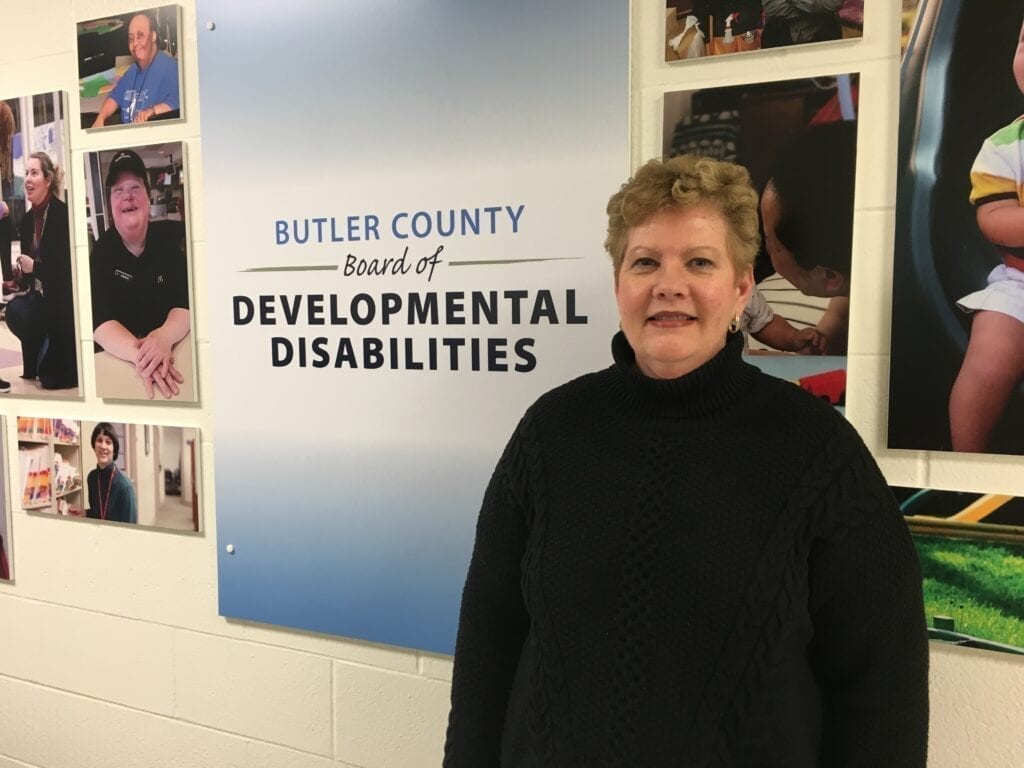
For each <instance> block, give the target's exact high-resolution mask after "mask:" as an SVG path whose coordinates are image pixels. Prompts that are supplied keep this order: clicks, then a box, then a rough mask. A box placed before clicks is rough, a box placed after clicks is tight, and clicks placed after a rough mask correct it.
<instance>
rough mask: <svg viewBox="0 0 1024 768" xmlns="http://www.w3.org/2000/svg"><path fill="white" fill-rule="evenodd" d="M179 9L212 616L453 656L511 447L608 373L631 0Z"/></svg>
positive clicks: (217, 4)
mask: <svg viewBox="0 0 1024 768" xmlns="http://www.w3.org/2000/svg"><path fill="white" fill-rule="evenodd" d="M197 6H198V8H197V11H198V13H197V18H198V19H199V23H200V27H199V29H198V31H197V34H198V36H199V53H200V57H199V66H200V82H201V93H200V101H201V115H202V156H203V201H202V202H203V206H204V226H205V231H206V243H205V248H204V254H205V259H204V263H205V267H206V285H207V294H208V297H209V304H208V308H207V311H208V315H207V316H208V317H209V322H210V338H211V347H210V357H211V368H212V373H213V392H212V393H211V397H212V409H213V413H214V431H213V435H214V437H213V439H214V446H215V453H214V457H215V462H216V465H215V471H216V493H217V539H218V551H219V552H220V555H219V563H218V572H219V582H220V610H221V613H222V614H223V615H225V616H231V617H235V618H242V619H248V620H254V621H261V622H267V623H272V624H282V625H286V626H292V627H299V628H303V629H309V630H314V631H320V632H328V633H334V634H341V635H345V636H350V637H357V638H361V639H365V640H371V641H375V642H381V643H389V644H394V645H401V646H407V647H413V648H419V649H424V650H430V651H436V652H442V653H450V652H451V651H452V650H453V647H454V638H455V631H456V625H457V621H458V607H459V598H460V592H461V587H462V581H463V579H464V577H465V570H466V566H467V565H468V562H469V554H470V551H471V548H472V540H473V532H474V525H475V520H476V514H477V510H478V507H479V503H480V499H481V497H482V494H483V490H484V487H485V485H486V483H487V480H488V478H489V476H490V473H491V470H492V468H493V466H494V463H495V462H496V460H497V458H498V456H499V454H500V452H501V449H502V448H503V446H504V443H505V440H506V439H507V438H508V436H509V435H510V434H511V432H512V430H513V429H514V427H515V424H516V422H517V420H518V419H519V417H520V415H521V414H522V413H523V411H524V410H525V409H526V408H527V407H528V406H529V404H530V403H531V402H532V401H533V400H534V399H535V398H536V397H537V396H538V395H539V394H540V393H541V392H543V391H545V390H547V389H549V388H551V387H553V386H555V385H557V384H560V383H562V382H564V381H566V380H568V379H571V378H573V377H574V376H577V375H579V374H581V373H583V372H585V371H589V370H594V369H597V368H601V367H603V366H605V365H607V364H608V363H609V362H610V355H609V350H608V344H609V340H610V337H611V335H612V333H613V332H614V329H615V324H616V321H615V314H614V301H613V298H612V280H611V277H612V276H611V268H610V263H609V260H608V257H607V256H606V255H605V254H604V252H603V250H602V242H603V238H604V229H605V217H604V207H605V203H606V202H607V199H608V197H609V195H610V194H611V193H612V192H613V191H614V190H615V189H616V188H617V187H618V185H619V184H620V183H621V182H622V181H623V180H624V179H625V177H626V176H627V175H628V155H629V142H628V94H629V80H628V72H629V69H628V39H629V32H628V4H627V3H624V2H620V1H618V0H615V1H613V0H607V1H604V2H593V0H586V1H584V0H572V1H570V2H560V3H552V4H548V3H544V2H541V1H540V0H525V1H523V2H518V3H505V2H497V1H496V0H484V1H483V2H479V1H478V2H472V1H471V0H459V1H458V2H456V1H455V0H448V1H447V2H445V1H443V0H439V1H438V2H431V3H406V4H399V5H392V6H383V7H382V6H380V5H378V4H376V3H368V2H349V3H344V4H338V5H335V4H333V3H322V2H295V3H289V4H285V5H282V4H280V3H270V2H254V3H248V4H245V5H244V6H239V5H238V4H237V3H229V2H226V0H216V1H210V0H200V2H199V3H198V4H197ZM207 22H213V24H214V26H215V28H214V29H212V30H211V29H209V27H208V25H207ZM229 545H230V550H231V552H230V553H229V551H228V550H229Z"/></svg>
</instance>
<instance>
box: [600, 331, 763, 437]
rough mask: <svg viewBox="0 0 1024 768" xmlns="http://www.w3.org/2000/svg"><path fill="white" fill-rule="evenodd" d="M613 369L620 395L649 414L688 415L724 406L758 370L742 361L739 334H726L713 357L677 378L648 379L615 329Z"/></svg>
mask: <svg viewBox="0 0 1024 768" xmlns="http://www.w3.org/2000/svg"><path fill="white" fill-rule="evenodd" d="M612 357H613V358H614V359H615V366H614V369H615V371H616V372H617V374H618V378H617V382H618V383H619V385H620V387H621V390H622V395H623V397H624V398H625V399H626V400H627V401H628V402H629V404H630V405H632V406H634V407H636V408H637V409H639V410H640V411H642V412H644V413H647V414H649V415H652V416H662V417H669V418H671V417H675V418H688V417H694V416H703V415H706V414H709V413H714V412H715V411H718V410H721V409H722V408H725V407H727V406H728V405H729V404H730V403H732V402H734V401H735V400H736V399H737V398H738V397H739V396H740V395H742V394H743V393H744V392H745V391H746V390H747V389H748V388H749V387H750V385H751V384H752V383H753V381H754V379H755V378H756V377H757V376H758V373H759V372H758V369H757V368H755V367H754V366H752V365H750V364H748V363H746V362H744V361H743V334H742V333H730V334H729V336H728V337H727V339H726V342H725V346H724V347H723V348H722V349H721V351H720V352H719V353H718V354H717V355H715V356H714V357H713V358H711V359H710V360H708V361H707V362H706V363H704V365H702V366H700V367H699V368H697V369H696V370H694V371H691V372H690V373H688V374H686V375H684V376H680V377H679V378H677V379H652V378H650V377H648V376H645V375H644V374H643V373H641V372H640V369H639V368H637V366H636V355H635V354H634V352H633V348H632V347H631V346H630V345H629V342H628V341H626V336H625V334H623V333H622V331H619V332H618V333H616V334H615V336H614V337H613V338H612Z"/></svg>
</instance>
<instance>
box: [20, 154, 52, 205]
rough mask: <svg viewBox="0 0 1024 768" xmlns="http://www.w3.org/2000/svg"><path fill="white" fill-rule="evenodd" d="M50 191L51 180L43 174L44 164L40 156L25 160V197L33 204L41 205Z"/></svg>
mask: <svg viewBox="0 0 1024 768" xmlns="http://www.w3.org/2000/svg"><path fill="white" fill-rule="evenodd" d="M49 191H50V180H49V179H48V178H46V176H45V175H44V174H43V164H42V162H40V160H39V158H38V157H30V158H29V159H28V160H27V161H26V162H25V197H27V198H28V201H29V202H30V203H32V205H41V204H42V202H43V200H45V199H46V195H47V193H48V192H49Z"/></svg>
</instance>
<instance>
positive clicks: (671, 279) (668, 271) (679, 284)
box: [654, 264, 689, 298]
mask: <svg viewBox="0 0 1024 768" xmlns="http://www.w3.org/2000/svg"><path fill="white" fill-rule="evenodd" d="M688 287H689V283H688V280H687V275H686V271H685V270H684V269H682V268H680V267H675V266H673V265H671V264H667V265H662V268H661V269H660V270H658V280H657V282H656V283H655V286H654V292H655V294H656V295H657V296H659V297H664V298H671V297H676V296H683V295H685V294H686V292H687V290H688Z"/></svg>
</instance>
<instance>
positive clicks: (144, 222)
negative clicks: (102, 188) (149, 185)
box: [110, 173, 149, 240]
mask: <svg viewBox="0 0 1024 768" xmlns="http://www.w3.org/2000/svg"><path fill="white" fill-rule="evenodd" d="M110 209H111V212H112V214H113V217H114V228H115V229H116V230H117V231H118V234H120V235H121V237H122V238H125V239H127V240H136V239H138V238H140V237H143V236H144V235H145V233H146V229H147V227H148V226H149V195H148V193H147V192H146V183H145V182H144V181H143V180H142V179H140V178H139V177H138V176H134V175H133V174H131V173H122V174H121V175H120V176H119V177H118V178H117V179H116V180H115V182H114V186H113V187H111V189H110Z"/></svg>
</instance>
